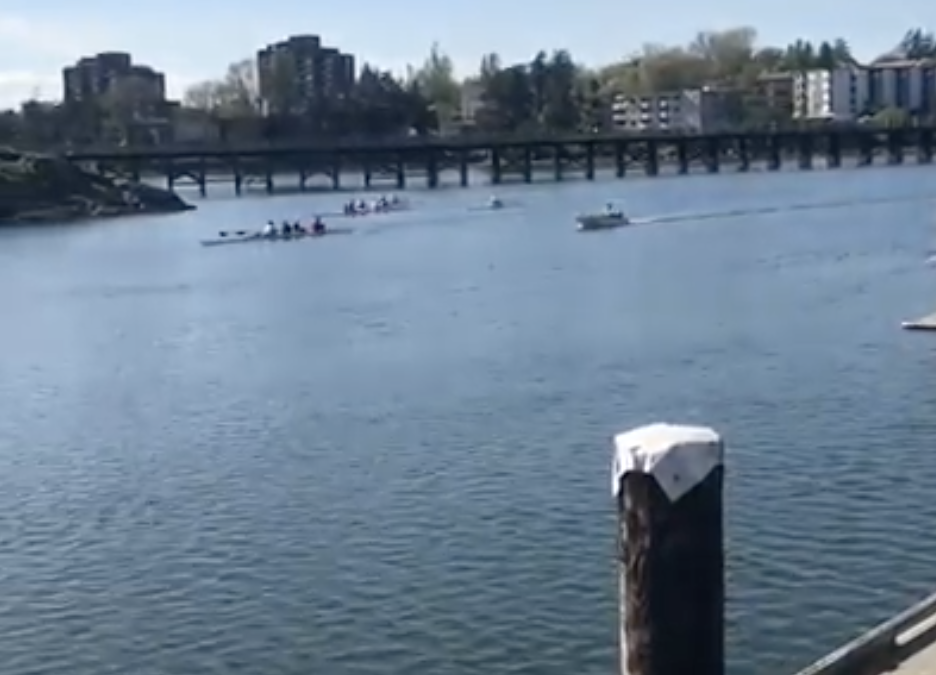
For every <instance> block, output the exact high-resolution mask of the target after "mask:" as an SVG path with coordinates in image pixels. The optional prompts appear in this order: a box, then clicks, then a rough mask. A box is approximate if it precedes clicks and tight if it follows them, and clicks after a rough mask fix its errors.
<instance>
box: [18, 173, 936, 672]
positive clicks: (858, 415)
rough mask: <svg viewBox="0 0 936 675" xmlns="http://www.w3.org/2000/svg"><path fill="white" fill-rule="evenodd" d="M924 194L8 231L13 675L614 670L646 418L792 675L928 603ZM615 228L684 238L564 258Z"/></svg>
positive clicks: (742, 181) (589, 249)
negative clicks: (284, 240) (710, 433)
mask: <svg viewBox="0 0 936 675" xmlns="http://www.w3.org/2000/svg"><path fill="white" fill-rule="evenodd" d="M934 180H936V173H933V172H930V171H927V170H924V169H912V168H907V169H895V170H869V171H847V172H841V173H816V174H812V175H808V174H795V173H794V174H781V175H750V176H744V177H729V176H723V177H697V178H689V179H658V180H636V181H632V182H616V183H615V182H606V183H596V184H586V183H568V184H565V185H562V186H555V185H551V184H549V185H542V186H533V187H529V188H523V187H520V188H505V189H504V190H503V194H504V197H505V199H506V200H507V201H508V202H510V201H512V202H513V203H515V204H522V208H521V207H518V208H515V209H510V210H506V211H504V212H502V213H499V214H495V213H479V212H472V211H471V207H472V206H474V205H477V204H480V203H482V202H483V201H484V200H485V199H486V192H483V191H478V190H475V191H459V190H444V191H441V192H438V193H426V192H422V193H419V192H416V193H413V194H412V198H413V199H414V200H415V204H416V206H417V207H418V208H417V209H416V210H415V211H414V212H412V213H410V214H398V215H393V216H388V217H385V218H384V219H376V218H375V219H371V220H360V221H357V222H356V223H355V225H356V226H357V227H358V229H357V231H356V232H355V233H354V235H353V236H348V237H335V238H333V239H326V240H321V241H315V242H301V243H295V244H290V245H276V244H274V245H257V246H234V247H222V248H218V249H204V248H202V247H200V246H198V244H197V241H198V239H200V238H204V237H210V236H211V235H212V234H213V233H214V232H216V231H217V230H218V229H222V228H234V227H250V226H256V225H258V224H259V223H261V222H262V221H264V220H266V219H267V217H271V216H272V217H278V218H279V217H294V216H300V215H306V214H309V213H311V212H313V211H315V210H333V209H334V208H335V206H336V205H337V204H338V203H339V199H340V198H335V197H334V196H328V195H319V196H314V197H310V196H296V197H283V198H277V199H251V200H233V199H218V200H215V201H209V202H206V203H204V205H203V207H202V208H201V210H200V211H198V212H195V213H191V214H185V215H182V216H178V217H164V218H156V219H151V220H134V221H131V222H125V223H119V222H107V223H101V224H97V225H87V226H72V227H67V228H46V229H34V230H13V231H7V232H3V233H0V306H2V308H3V316H4V321H3V328H2V330H0V353H2V355H3V356H2V357H0V409H2V411H3V413H2V415H0V536H2V540H0V575H2V581H3V595H4V598H3V602H2V603H0V662H2V663H3V664H4V667H3V671H4V673H5V675H25V674H26V673H29V674H30V675H39V674H44V673H55V674H58V673H64V672H68V673H70V674H73V675H98V674H100V673H130V672H132V673H139V674H140V675H149V674H152V675H176V674H178V675H194V674H196V673H219V674H225V675H227V674H231V673H249V674H251V675H254V674H259V673H262V674H264V675H299V674H303V675H305V674H313V673H328V674H330V675H346V674H347V675H358V674H360V675H365V674H370V673H381V674H396V673H399V674H401V675H402V674H404V673H407V674H408V673H415V672H426V673H441V674H451V675H462V674H464V675H469V674H471V675H473V674H475V673H515V674H518V675H520V674H523V675H526V674H529V675H551V674H555V675H568V674H569V673H581V674H583V675H598V674H599V673H602V674H604V675H607V674H609V673H612V672H613V671H614V668H615V664H616V661H615V659H616V649H617V645H616V615H615V593H616V585H615V575H614V567H613V552H614V539H613V537H614V520H613V519H614V514H613V504H612V501H611V497H610V490H609V480H608V476H609V455H610V441H609V437H610V436H611V435H612V434H613V433H615V432H617V431H620V430H623V429H625V428H628V427H630V426H633V425H637V424H642V423H646V422H652V421H657V420H669V421H683V422H690V423H692V422H701V423H706V424H710V425H712V426H714V427H716V428H717V429H719V430H720V431H721V432H723V433H724V434H725V436H726V438H727V439H728V442H729V453H730V454H729V467H730V475H729V482H728V491H729V495H728V500H729V503H728V507H727V508H728V515H727V517H728V521H729V522H728V526H729V527H728V534H729V537H730V541H729V564H730V570H729V575H730V579H729V582H730V596H731V597H730V607H729V612H730V650H731V656H732V665H733V669H734V672H737V673H745V672H754V671H755V670H756V672H757V673H778V674H782V673H785V672H787V671H791V670H793V669H794V668H796V667H798V666H801V665H804V664H805V663H806V662H808V661H809V660H810V659H812V658H814V657H816V656H819V655H820V654H822V653H824V652H826V651H828V650H829V649H831V648H832V647H834V646H836V645H837V643H838V642H840V641H842V640H844V639H846V638H848V637H850V636H851V635H852V633H854V632H855V631H857V630H859V629H861V628H864V627H866V626H868V625H869V624H871V623H873V622H876V621H878V620H880V619H882V618H884V617H886V616H887V615H888V614H889V613H891V612H892V611H894V610H897V609H901V608H902V607H903V606H904V605H906V604H908V603H909V602H911V601H912V600H915V599H916V598H917V597H918V596H920V595H922V594H925V593H926V592H928V591H930V590H931V589H932V588H933V586H934V585H936V573H934V571H933V564H932V561H933V559H934V556H936V540H932V539H931V538H928V537H927V536H925V535H926V534H927V533H929V532H931V531H932V529H933V526H934V523H936V502H934V501H933V500H932V498H931V496H932V493H933V488H934V485H936V456H934V455H933V454H932V453H931V452H930V450H931V446H932V439H933V437H934V434H936V380H934V378H933V375H932V373H933V367H934V364H936V342H934V341H933V340H932V339H930V338H929V337H928V336H926V335H919V334H917V335H914V334H908V333H903V332H901V331H900V330H898V328H897V326H898V324H899V322H900V321H901V320H903V319H906V318H912V317H915V316H917V315H920V314H922V313H925V312H928V311H930V310H933V309H936V293H934V288H933V283H932V278H931V276H930V275H931V274H932V272H930V271H928V270H927V269H926V268H925V267H924V266H923V259H924V257H925V256H926V254H927V253H928V251H929V249H930V248H931V246H932V244H933V228H934V219H933V213H934V210H933V207H932V203H928V202H926V201H924V200H920V199H917V200H912V199H905V200H903V201H900V200H899V199H898V198H901V197H908V198H909V197H914V196H916V197H920V196H923V195H927V194H928V193H930V192H936V190H934ZM216 189H217V188H216ZM611 198H617V199H621V200H623V201H625V202H626V204H627V206H628V208H629V209H630V210H632V211H633V212H635V213H637V214H639V215H645V216H646V217H648V218H650V219H653V218H654V217H656V218H664V219H667V218H668V219H669V220H670V221H671V222H667V223H665V224H662V223H661V224H657V225H651V226H646V227H637V228H633V229H630V230H622V231H618V232H610V233H597V234H590V235H580V234H577V233H575V232H573V230H572V226H571V217H572V215H573V214H575V213H576V212H578V211H583V210H588V209H589V208H594V207H595V206H596V205H599V204H601V203H603V202H604V201H606V200H607V199H611ZM874 199H893V200H896V201H893V202H892V203H888V204H873V203H870V202H865V203H858V202H859V201H860V200H874ZM833 201H835V202H849V201H850V202H854V203H853V204H852V205H851V206H844V207H840V208H837V209H815V210H809V209H800V210H794V211H791V210H784V208H781V207H789V206H792V205H797V204H803V203H811V202H812V203H815V202H833ZM767 207H778V209H777V210H776V211H775V212H774V213H772V214H770V213H766V214H765V213H754V212H755V211H763V210H764V209H765V208H767ZM746 210H747V211H751V213H749V215H743V213H744V212H745V211H746ZM729 212H734V214H735V215H734V216H731V217H728V216H724V217H716V216H715V215H714V214H717V213H729ZM677 214H682V215H684V216H685V218H684V219H683V220H679V219H678V218H674V216H675V215H677ZM692 214H695V215H696V216H698V217H691V216H692ZM705 216H707V217H705Z"/></svg>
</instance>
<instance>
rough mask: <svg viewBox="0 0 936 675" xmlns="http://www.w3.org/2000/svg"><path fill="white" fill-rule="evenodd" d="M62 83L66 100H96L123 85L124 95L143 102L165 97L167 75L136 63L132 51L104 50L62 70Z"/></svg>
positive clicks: (158, 101) (153, 101) (154, 101)
mask: <svg viewBox="0 0 936 675" xmlns="http://www.w3.org/2000/svg"><path fill="white" fill-rule="evenodd" d="M62 83H63V87H64V92H63V94H64V96H63V98H64V100H65V102H66V103H75V102H79V101H87V100H93V99H96V98H99V97H101V96H104V95H105V94H108V93H111V92H114V91H115V90H116V88H118V87H123V91H122V92H121V93H122V95H125V96H130V97H131V98H132V99H134V102H137V103H140V104H156V103H163V102H165V100H166V78H165V76H164V75H163V74H162V73H160V72H158V71H156V70H153V69H152V68H150V67H148V66H141V65H137V64H134V63H133V59H132V58H131V56H130V54H126V53H123V52H104V53H101V54H98V55H96V56H89V57H86V58H83V59H81V60H79V61H78V62H77V63H76V64H75V65H73V66H69V67H67V68H65V69H64V70H63V71H62Z"/></svg>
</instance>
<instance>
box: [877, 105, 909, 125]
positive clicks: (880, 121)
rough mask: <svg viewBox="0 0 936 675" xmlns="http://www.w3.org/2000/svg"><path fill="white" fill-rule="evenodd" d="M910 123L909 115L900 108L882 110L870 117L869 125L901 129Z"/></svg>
mask: <svg viewBox="0 0 936 675" xmlns="http://www.w3.org/2000/svg"><path fill="white" fill-rule="evenodd" d="M909 123H910V113H909V112H907V111H906V110H901V109H900V108H884V109H883V110H880V111H878V112H877V113H876V114H874V115H873V116H872V117H871V124H875V125H878V126H882V127H902V126H906V125H908V124H909Z"/></svg>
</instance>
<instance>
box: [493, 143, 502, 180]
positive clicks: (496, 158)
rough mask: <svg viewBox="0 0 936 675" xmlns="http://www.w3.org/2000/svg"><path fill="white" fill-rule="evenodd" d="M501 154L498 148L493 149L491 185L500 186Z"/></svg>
mask: <svg viewBox="0 0 936 675" xmlns="http://www.w3.org/2000/svg"><path fill="white" fill-rule="evenodd" d="M502 178H503V177H502V176H501V153H500V150H499V149H498V148H491V183H492V184H493V185H500V183H501V179H502Z"/></svg>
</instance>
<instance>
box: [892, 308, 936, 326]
mask: <svg viewBox="0 0 936 675" xmlns="http://www.w3.org/2000/svg"><path fill="white" fill-rule="evenodd" d="M900 327H901V328H903V329H904V330H931V331H936V312H934V313H933V314H929V315H927V316H924V317H923V318H922V319H917V320H916V321H904V322H903V323H902V324H900Z"/></svg>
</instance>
